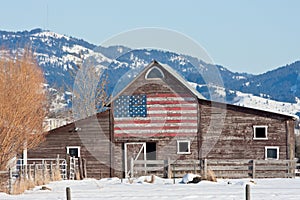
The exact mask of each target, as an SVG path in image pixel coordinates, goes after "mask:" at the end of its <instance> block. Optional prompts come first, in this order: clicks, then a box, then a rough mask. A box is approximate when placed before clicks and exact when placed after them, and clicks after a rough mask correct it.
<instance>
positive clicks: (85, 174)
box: [82, 158, 87, 178]
mask: <svg viewBox="0 0 300 200" xmlns="http://www.w3.org/2000/svg"><path fill="white" fill-rule="evenodd" d="M82 166H83V177H84V178H87V169H86V159H85V158H83V159H82Z"/></svg>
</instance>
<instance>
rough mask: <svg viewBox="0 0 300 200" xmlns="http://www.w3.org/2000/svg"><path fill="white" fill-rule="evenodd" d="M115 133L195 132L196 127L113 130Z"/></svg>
mask: <svg viewBox="0 0 300 200" xmlns="http://www.w3.org/2000/svg"><path fill="white" fill-rule="evenodd" d="M115 133H125V134H130V133H133V134H143V133H153V134H156V133H157V134H159V133H194V134H195V133H197V129H176V130H172V129H167V130H162V129H161V130H160V129H158V130H145V129H142V130H115Z"/></svg>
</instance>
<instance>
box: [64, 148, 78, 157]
mask: <svg viewBox="0 0 300 200" xmlns="http://www.w3.org/2000/svg"><path fill="white" fill-rule="evenodd" d="M67 154H69V155H70V156H71V157H75V158H79V157H80V147H79V146H68V147H67Z"/></svg>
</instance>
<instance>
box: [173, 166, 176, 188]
mask: <svg viewBox="0 0 300 200" xmlns="http://www.w3.org/2000/svg"><path fill="white" fill-rule="evenodd" d="M175 162H176V161H175ZM175 162H174V163H172V165H173V172H172V175H173V184H175V182H176V180H175V179H176V171H175Z"/></svg>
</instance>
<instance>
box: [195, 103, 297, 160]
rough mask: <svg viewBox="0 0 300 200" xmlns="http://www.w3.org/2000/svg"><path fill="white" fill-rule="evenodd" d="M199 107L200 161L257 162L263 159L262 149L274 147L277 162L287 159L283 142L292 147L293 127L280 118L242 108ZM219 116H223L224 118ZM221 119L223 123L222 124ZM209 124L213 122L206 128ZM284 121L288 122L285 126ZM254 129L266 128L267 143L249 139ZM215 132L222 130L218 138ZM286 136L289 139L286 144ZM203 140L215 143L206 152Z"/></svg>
mask: <svg viewBox="0 0 300 200" xmlns="http://www.w3.org/2000/svg"><path fill="white" fill-rule="evenodd" d="M200 104H201V105H200V113H201V130H200V131H201V134H202V140H203V141H202V147H201V151H202V152H204V153H203V155H202V156H203V157H206V158H208V159H209V158H211V159H258V160H259V159H265V146H276V147H279V159H281V160H282V159H289V158H290V153H288V145H287V142H288V141H290V144H292V143H293V135H294V133H293V129H292V128H291V127H293V125H294V123H293V120H290V119H289V118H288V117H286V116H283V115H278V114H274V113H268V112H263V111H258V110H254V109H247V108H243V107H237V106H231V105H227V106H226V105H224V104H217V103H216V104H215V105H212V103H211V102H208V101H200ZM212 108H213V109H212ZM222 114H225V118H223V117H222ZM221 119H225V120H224V122H223V123H221V122H222V120H221ZM212 120H215V121H213V123H212V124H213V125H212V126H210V122H211V121H212ZM288 120H290V121H289V123H288V124H289V125H288V126H287V124H286V122H287V121H288ZM254 125H266V126H268V139H267V140H254V139H253V136H254V132H253V126H254ZM288 127H289V131H290V133H289V134H288V130H287V128H288ZM219 128H222V129H221V130H222V131H221V134H219V133H220V132H218V130H220V129H219ZM287 135H289V136H290V137H291V138H290V139H289V140H288V138H287ZM204 140H212V141H213V140H217V142H216V143H215V145H214V146H213V148H212V149H211V151H209V150H210V148H211V146H208V145H205V144H204ZM291 148H293V147H292V146H291ZM207 152H209V153H207ZM291 158H292V157H291Z"/></svg>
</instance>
